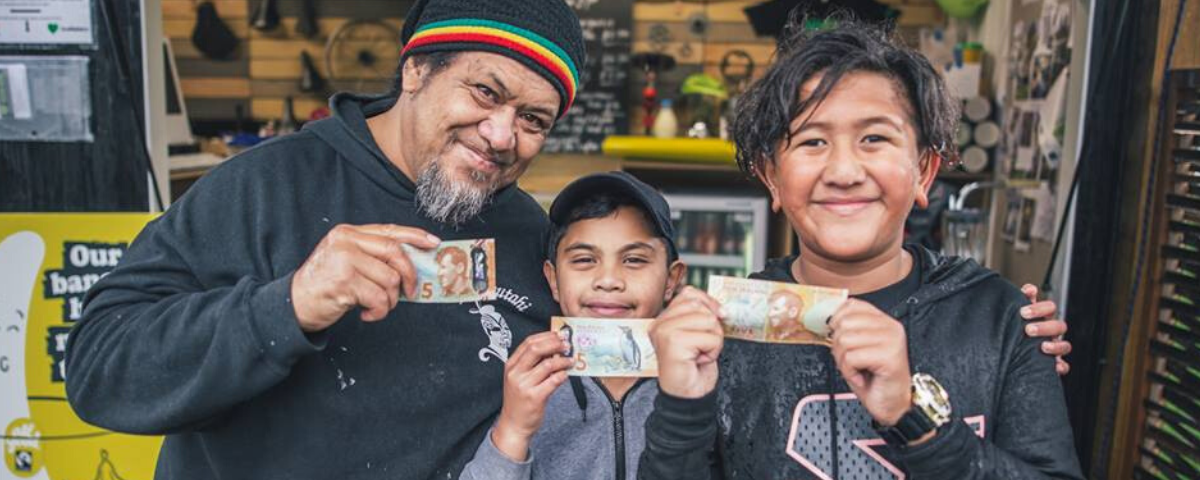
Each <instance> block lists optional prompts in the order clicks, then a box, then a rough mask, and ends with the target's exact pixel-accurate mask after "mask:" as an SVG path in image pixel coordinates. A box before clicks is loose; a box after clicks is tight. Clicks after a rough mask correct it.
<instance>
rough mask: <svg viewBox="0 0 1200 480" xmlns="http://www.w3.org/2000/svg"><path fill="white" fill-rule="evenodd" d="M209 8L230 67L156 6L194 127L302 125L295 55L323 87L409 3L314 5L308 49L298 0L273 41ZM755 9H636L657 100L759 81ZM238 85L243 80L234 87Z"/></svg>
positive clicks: (920, 9) (176, 8) (244, 5)
mask: <svg viewBox="0 0 1200 480" xmlns="http://www.w3.org/2000/svg"><path fill="white" fill-rule="evenodd" d="M213 1H214V2H215V6H216V9H217V12H218V14H219V15H220V16H221V18H222V19H223V20H224V21H225V23H226V24H227V25H229V27H230V28H231V30H232V31H233V32H234V33H235V35H237V36H238V37H239V38H240V39H241V41H242V44H241V45H240V46H239V50H238V52H237V53H236V54H235V55H234V58H233V59H231V60H209V59H205V58H204V57H203V55H201V54H200V52H199V51H198V50H197V49H196V48H195V46H193V45H192V43H191V34H192V29H193V27H194V26H195V21H196V13H195V7H194V4H193V3H194V0H163V12H162V14H163V28H164V32H165V35H166V36H168V37H169V38H170V39H171V44H172V47H173V48H174V50H175V55H176V58H177V60H178V65H179V73H180V76H181V77H183V80H182V83H183V85H184V86H183V90H184V93H185V95H186V96H187V104H188V108H189V113H190V114H191V115H192V117H193V118H195V119H201V120H230V119H232V118H233V117H234V110H233V107H234V106H236V105H244V106H248V107H249V108H248V113H250V114H251V115H252V116H253V118H254V119H255V120H260V121H262V120H267V119H270V118H277V117H278V116H279V115H280V111H279V108H280V107H281V106H282V105H283V98H284V96H287V95H292V96H293V97H295V104H296V111H295V114H296V115H297V117H299V118H302V119H303V118H306V117H307V115H308V111H307V110H308V109H309V107H312V106H314V105H324V103H325V100H324V99H323V97H322V96H320V95H313V94H302V93H300V92H299V81H300V76H301V67H300V60H299V56H300V52H307V53H308V54H309V55H310V56H312V58H313V60H314V62H315V64H316V67H317V71H318V72H319V73H320V74H321V75H322V77H324V78H329V72H328V71H327V68H326V66H325V62H324V52H325V39H326V37H327V36H328V35H330V34H331V33H333V32H334V31H336V30H337V29H338V28H339V27H340V26H342V25H343V24H345V23H346V22H348V21H350V20H352V19H356V18H376V19H384V21H386V22H387V23H389V24H391V25H392V26H394V27H396V28H397V29H399V28H400V27H401V26H402V25H403V15H404V14H405V13H406V12H407V11H408V8H409V7H410V6H411V4H412V1H411V0H408V1H395V0H355V1H345V0H317V10H318V14H319V15H321V18H320V20H319V25H320V32H321V34H320V35H319V36H318V38H315V39H312V40H309V39H305V38H302V37H300V36H298V35H296V34H295V25H296V22H297V18H296V15H297V13H298V12H299V0H281V2H280V3H279V7H280V8H279V9H280V13H281V14H282V15H283V19H282V25H281V26H280V27H279V28H277V29H275V30H274V31H271V32H259V31H257V30H254V29H252V28H250V27H249V24H248V22H249V20H248V18H249V16H250V15H251V12H252V11H253V9H254V7H255V6H256V5H257V4H258V2H259V1H260V0H213ZM760 1H762V0H724V1H721V0H713V1H712V2H710V3H707V4H705V3H702V2H695V1H687V2H661V1H656V2H638V3H635V4H634V11H633V15H634V40H635V44H634V51H635V52H643V51H653V50H656V49H657V50H659V51H663V52H665V53H669V54H671V55H674V56H675V57H676V58H677V60H678V62H679V65H680V67H679V68H678V69H677V72H675V73H673V74H671V75H664V76H663V77H662V79H661V83H660V88H659V90H660V92H662V93H663V95H674V93H675V92H677V91H678V85H679V83H680V82H681V81H682V80H683V78H685V77H686V74H690V73H695V72H705V73H708V74H710V75H713V76H717V77H718V78H719V77H720V73H719V65H720V61H721V58H722V57H723V56H724V55H725V53H726V52H728V51H730V50H733V49H740V50H743V51H745V52H747V53H749V54H750V55H751V57H752V58H754V61H755V64H756V66H757V68H756V72H755V73H756V75H755V76H756V77H757V76H761V74H762V72H763V71H764V67H765V66H766V65H767V64H769V63H770V61H771V57H772V54H773V51H774V40H773V39H771V38H762V37H757V36H755V35H754V31H753V29H752V28H751V27H750V25H749V23H748V22H747V21H746V19H745V14H744V13H743V9H744V8H746V7H747V6H750V5H754V4H757V3H759V2H760ZM884 3H888V4H891V5H892V6H894V7H895V8H898V9H900V10H901V11H902V12H903V15H902V16H901V19H900V22H899V25H900V26H901V27H920V26H930V25H944V24H945V21H946V19H945V16H944V15H943V14H942V13H941V10H940V8H938V7H937V6H936V4H935V3H934V1H933V0H886V1H885V2H884ZM698 14H705V15H706V16H707V18H708V20H709V27H708V30H707V32H706V33H705V34H704V35H696V34H694V33H693V32H691V31H689V29H688V19H689V18H690V17H692V16H694V15H698ZM656 26H661V27H665V29H666V31H667V32H668V35H669V36H670V41H669V42H667V43H666V44H665V45H658V46H655V45H652V44H651V42H650V31H651V29H652V28H655V27H656ZM398 53H399V52H396V54H397V56H385V57H384V58H381V59H380V60H379V65H381V68H380V71H381V72H382V74H383V75H384V76H390V74H391V72H392V71H394V70H395V62H396V61H397V58H398ZM684 54H686V55H684ZM238 77H240V78H242V79H244V80H245V81H244V82H237V81H234V80H235V79H236V78H238ZM633 78H634V81H633V85H634V87H633V89H632V90H633V91H631V92H630V97H629V98H630V102H631V103H630V104H631V105H635V106H636V105H638V104H639V102H640V99H639V96H638V95H639V93H638V92H640V89H641V87H642V85H643V81H642V76H641V74H640V73H635V74H634V75H633ZM387 86H388V85H387V82H378V81H377V82H362V83H346V84H338V85H334V87H335V88H341V89H346V88H360V89H362V90H363V91H383V90H386V88H387ZM634 116H635V115H631V118H632V117H634ZM635 125H636V123H635Z"/></svg>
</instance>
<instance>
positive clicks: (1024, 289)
mask: <svg viewBox="0 0 1200 480" xmlns="http://www.w3.org/2000/svg"><path fill="white" fill-rule="evenodd" d="M1021 293H1024V294H1025V298H1028V299H1029V303H1037V296H1038V288H1037V286H1036V285H1034V284H1032V283H1026V284H1024V285H1021Z"/></svg>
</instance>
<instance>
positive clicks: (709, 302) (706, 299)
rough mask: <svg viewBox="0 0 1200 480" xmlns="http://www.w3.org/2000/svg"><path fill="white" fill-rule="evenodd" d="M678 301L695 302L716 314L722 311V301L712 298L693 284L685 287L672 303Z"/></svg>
mask: <svg viewBox="0 0 1200 480" xmlns="http://www.w3.org/2000/svg"><path fill="white" fill-rule="evenodd" d="M676 303H680V304H683V303H694V304H695V305H697V306H700V307H702V308H705V309H707V310H709V311H712V312H713V313H714V314H717V313H718V312H720V311H721V302H718V301H717V300H716V299H715V298H712V297H711V296H709V295H708V294H707V293H704V292H703V291H701V290H700V289H698V288H696V287H691V286H688V287H684V289H683V290H682V291H681V292H679V295H677V296H676V297H675V299H674V300H672V301H671V304H672V305H674V304H676Z"/></svg>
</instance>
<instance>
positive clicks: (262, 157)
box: [66, 95, 558, 479]
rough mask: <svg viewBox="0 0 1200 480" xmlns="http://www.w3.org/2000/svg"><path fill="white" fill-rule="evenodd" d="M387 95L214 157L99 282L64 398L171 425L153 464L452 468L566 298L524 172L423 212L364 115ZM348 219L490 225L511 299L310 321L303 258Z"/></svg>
mask: <svg viewBox="0 0 1200 480" xmlns="http://www.w3.org/2000/svg"><path fill="white" fill-rule="evenodd" d="M393 103H394V102H393V101H390V100H388V99H368V98H359V97H354V96H347V95H339V96H336V97H334V99H333V100H332V101H331V106H332V107H333V110H334V112H335V116H334V117H333V118H329V119H326V120H322V121H318V122H313V123H312V124H310V125H309V126H307V127H306V128H305V129H304V130H302V131H300V132H298V133H296V134H293V135H289V136H286V137H284V138H280V139H277V140H275V141H271V142H267V143H266V144H264V145H261V146H259V147H256V148H254V149H251V150H249V151H247V152H245V153H243V154H241V155H238V156H237V157H235V158H233V159H231V160H229V161H228V162H226V163H225V164H223V165H221V166H220V167H219V168H216V169H215V170H213V171H212V172H210V173H209V174H208V175H206V176H205V177H204V178H202V179H201V180H200V181H199V182H197V183H196V185H195V186H193V187H192V188H191V189H190V190H188V192H187V194H186V195H184V196H183V198H181V199H180V200H179V201H178V202H177V203H175V204H174V205H172V206H171V208H170V209H169V210H168V211H167V212H166V213H165V214H164V215H163V216H162V217H160V218H159V219H157V220H156V221H154V222H151V223H150V224H149V225H148V226H147V227H146V228H145V230H143V231H142V232H141V234H140V235H139V236H138V237H137V239H136V240H135V241H134V242H133V244H132V245H131V246H130V248H129V251H128V252H127V253H126V254H125V256H124V258H123V259H122V261H121V264H120V265H119V266H118V267H117V268H116V269H115V270H113V271H112V272H111V273H110V274H109V275H108V276H106V277H105V278H104V279H103V280H101V281H100V282H98V283H97V284H96V285H95V286H94V287H93V288H92V289H91V291H90V292H89V295H88V298H87V304H86V310H85V312H84V317H83V319H82V320H81V321H80V322H79V324H78V325H76V326H75V328H74V330H73V331H72V332H71V336H70V343H69V346H68V350H67V382H66V387H67V394H68V398H69V399H70V402H71V405H72V407H74V409H75V411H76V412H77V413H78V414H79V416H80V417H81V418H83V419H84V420H85V421H88V422H90V423H93V424H96V425H98V426H101V427H105V428H109V429H112V430H117V431H122V432H130V433H146V434H167V438H166V440H165V443H164V444H163V447H162V451H161V453H160V456H159V462H158V467H157V471H156V473H155V477H156V478H159V479H193V478H194V479H214V478H222V479H228V478H246V479H268V478H280V479H283V478H287V479H303V478H313V479H332V478H388V479H426V478H438V479H446V478H457V477H458V474H459V470H461V468H462V466H463V465H464V464H465V463H466V462H467V461H468V460H469V459H470V456H471V454H472V453H473V452H474V451H475V447H476V446H478V445H479V442H480V441H481V440H482V439H483V435H484V432H486V431H487V429H488V427H489V426H490V425H491V424H492V422H493V419H494V416H495V414H496V413H497V412H498V411H499V409H500V403H501V392H502V388H501V385H502V376H503V370H504V362H505V360H507V356H508V355H509V354H510V353H512V351H513V349H514V348H515V347H516V346H517V344H519V343H520V342H521V340H522V339H524V338H525V337H526V336H527V335H529V334H531V333H533V332H535V331H539V330H545V329H546V328H547V323H548V319H549V317H550V315H551V314H553V313H554V312H556V311H557V308H558V307H557V305H556V304H555V303H554V300H553V299H552V298H551V296H550V292H549V287H548V286H547V285H546V283H545V280H544V278H543V276H542V273H541V265H542V259H543V258H544V256H545V253H544V252H545V249H544V248H543V245H544V232H545V230H546V229H547V228H548V225H549V222H548V219H547V218H546V215H545V213H544V212H543V211H542V210H541V208H540V207H539V206H538V205H537V203H536V202H535V201H534V200H533V199H532V198H530V197H529V196H528V195H526V194H525V193H524V192H522V191H520V190H519V189H518V188H517V187H516V186H510V187H507V188H504V189H502V190H501V191H499V192H497V193H496V195H495V197H494V201H493V203H492V204H491V205H490V206H488V207H487V208H486V209H485V210H484V211H483V213H482V214H480V215H479V216H478V217H477V218H474V219H472V220H471V221H469V222H467V223H466V224H464V225H462V226H460V227H459V228H453V227H449V226H446V225H441V224H438V223H435V222H433V221H431V220H429V219H427V218H426V217H424V216H423V215H421V214H420V213H419V212H418V211H417V210H416V207H415V204H414V191H415V188H414V186H413V183H412V182H411V181H410V180H409V179H408V178H407V177H405V176H404V175H403V174H402V173H401V172H400V171H399V169H397V168H396V167H395V166H394V165H392V164H391V163H390V162H389V161H388V160H387V158H386V157H385V156H384V155H383V153H382V152H381V151H380V149H379V148H378V146H377V145H376V143H375V142H374V141H373V140H372V137H371V134H370V132H369V130H368V129H367V124H366V118H367V117H369V116H371V115H374V114H378V113H381V112H383V111H385V110H386V109H387V108H389V107H390V106H391V105H392V104H393ZM342 223H345V224H354V225H359V224H370V223H383V224H399V225H406V226H414V227H419V228H423V229H425V230H427V231H429V232H430V233H433V234H434V235H437V236H439V237H440V238H442V239H443V240H455V239H466V238H495V239H496V260H497V265H496V274H497V279H498V282H497V284H498V286H499V287H500V298H499V299H497V300H495V301H490V302H483V303H480V304H473V303H466V304H412V303H401V304H399V306H397V307H396V309H394V310H393V311H392V312H391V313H390V314H389V315H388V317H387V318H386V319H384V320H382V321H379V322H372V323H367V322H363V321H360V320H359V319H358V315H359V312H358V311H357V310H355V311H352V312H351V313H349V314H347V315H346V316H345V317H344V318H342V319H341V320H340V321H339V322H337V323H336V324H334V326H333V327H331V328H329V329H327V330H325V331H324V332H321V333H318V334H309V335H306V334H304V333H303V332H301V330H300V328H299V326H298V324H297V322H296V318H295V312H294V309H293V308H292V305H291V303H290V302H291V299H290V298H289V296H290V286H291V279H292V274H293V272H294V271H295V270H296V269H297V268H298V267H299V266H300V264H301V263H303V262H304V260H305V259H306V258H307V257H308V255H309V254H310V253H311V252H312V251H313V249H314V247H315V246H316V245H317V243H318V242H319V241H320V240H321V239H322V238H323V237H324V236H325V235H326V233H328V232H329V231H330V229H332V228H333V227H334V226H336V225H338V224H342Z"/></svg>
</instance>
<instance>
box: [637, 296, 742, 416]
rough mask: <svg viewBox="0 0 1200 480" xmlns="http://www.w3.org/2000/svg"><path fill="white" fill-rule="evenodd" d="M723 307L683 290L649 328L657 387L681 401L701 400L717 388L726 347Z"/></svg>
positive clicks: (707, 298) (706, 298) (705, 297)
mask: <svg viewBox="0 0 1200 480" xmlns="http://www.w3.org/2000/svg"><path fill="white" fill-rule="evenodd" d="M720 311H721V304H720V303H718V302H717V301H716V300H714V299H713V298H712V297H710V296H708V294H706V293H704V292H702V291H700V290H697V289H695V288H693V287H684V289H683V290H682V291H680V292H679V294H678V295H676V296H675V298H674V299H672V300H671V303H670V304H669V305H667V308H666V310H663V312H662V313H661V314H659V316H658V318H657V319H655V320H654V322H653V323H651V324H650V331H649V334H650V342H651V343H653V344H654V352H655V354H656V355H657V356H658V386H659V388H660V389H662V391H663V392H666V393H667V394H669V395H671V396H675V397H679V398H700V397H703V396H705V395H707V394H708V393H709V392H711V391H713V389H714V388H716V387H717V356H718V355H720V354H721V347H723V346H724V345H725V331H724V329H722V328H721V321H720V319H719V315H720V313H719V312H720Z"/></svg>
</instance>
